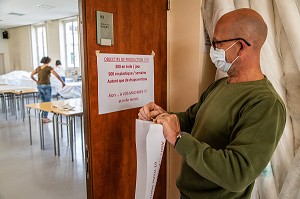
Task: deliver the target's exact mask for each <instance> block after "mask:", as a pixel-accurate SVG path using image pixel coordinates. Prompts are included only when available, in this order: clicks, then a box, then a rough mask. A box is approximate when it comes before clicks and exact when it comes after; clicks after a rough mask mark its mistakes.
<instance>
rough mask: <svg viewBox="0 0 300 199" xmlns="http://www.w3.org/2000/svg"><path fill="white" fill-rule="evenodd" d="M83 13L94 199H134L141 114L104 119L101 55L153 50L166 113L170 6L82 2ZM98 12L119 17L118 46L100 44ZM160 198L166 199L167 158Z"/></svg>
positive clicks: (131, 0) (161, 1) (157, 1)
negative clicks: (100, 96) (100, 102)
mask: <svg viewBox="0 0 300 199" xmlns="http://www.w3.org/2000/svg"><path fill="white" fill-rule="evenodd" d="M79 9H80V18H81V37H82V38H81V39H82V48H83V51H82V52H83V56H82V58H83V62H82V63H83V66H82V69H83V70H82V77H83V106H84V126H85V143H86V150H87V151H86V157H87V158H86V160H87V173H88V175H87V178H86V180H87V193H88V198H95V199H102V198H103V199H133V198H134V193H135V179H136V151H135V119H136V118H137V114H138V111H139V108H134V109H129V110H124V111H118V112H113V113H109V114H104V115H99V114H98V97H97V96H98V80H97V78H98V77H97V57H96V50H100V52H102V53H116V54H141V55H142V54H146V55H149V54H151V52H152V50H153V51H154V52H155V58H154V82H155V85H154V92H155V94H154V96H155V97H154V98H155V102H156V103H157V104H159V105H161V106H162V107H163V108H165V109H166V106H167V1H166V0H145V1H143V0H80V1H79ZM98 10H99V11H103V12H109V13H113V19H114V27H113V28H114V45H113V46H100V45H98V44H97V43H96V11H98ZM154 198H156V199H164V198H166V153H165V155H164V158H163V161H162V165H161V169H160V173H159V178H158V182H157V185H156V190H155V194H154Z"/></svg>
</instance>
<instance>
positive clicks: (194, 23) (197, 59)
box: [167, 0, 215, 199]
mask: <svg viewBox="0 0 300 199" xmlns="http://www.w3.org/2000/svg"><path fill="white" fill-rule="evenodd" d="M201 3H202V1H199V0H190V1H182V0H172V1H171V10H170V11H169V13H168V42H169V44H168V46H169V48H168V56H169V57H168V110H169V111H174V112H177V111H185V110H186V109H187V108H188V107H189V106H190V105H192V104H194V103H196V102H197V101H198V99H199V96H200V95H201V94H202V92H203V91H204V89H206V88H207V86H208V85H209V84H210V83H212V82H213V81H214V76H215V67H214V66H213V64H212V63H211V61H210V58H209V54H208V52H205V51H204V41H205V39H204V30H203V24H202V16H201ZM167 153H168V155H167V156H168V160H167V199H174V198H175V199H176V198H179V191H178V189H177V188H176V178H177V176H178V174H179V171H180V167H181V157H180V156H179V155H178V154H177V153H176V152H175V150H174V148H173V147H171V146H168V148H167Z"/></svg>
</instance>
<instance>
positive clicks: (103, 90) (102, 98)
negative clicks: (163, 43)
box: [97, 53, 154, 114]
mask: <svg viewBox="0 0 300 199" xmlns="http://www.w3.org/2000/svg"><path fill="white" fill-rule="evenodd" d="M97 65H98V104H99V114H105V113H110V112H115V111H120V110H126V109H130V108H137V107H141V106H144V105H145V104H147V103H149V102H151V101H154V56H153V55H131V54H107V53H99V54H98V55H97Z"/></svg>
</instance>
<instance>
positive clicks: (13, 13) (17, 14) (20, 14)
mask: <svg viewBox="0 0 300 199" xmlns="http://www.w3.org/2000/svg"><path fill="white" fill-rule="evenodd" d="M8 14H10V15H15V16H23V15H25V14H22V13H17V12H10V13H8Z"/></svg>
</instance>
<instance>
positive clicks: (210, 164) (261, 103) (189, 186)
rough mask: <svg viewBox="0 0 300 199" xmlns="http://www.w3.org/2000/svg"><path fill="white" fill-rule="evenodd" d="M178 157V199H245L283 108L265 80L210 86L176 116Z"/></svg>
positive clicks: (279, 128)
mask: <svg viewBox="0 0 300 199" xmlns="http://www.w3.org/2000/svg"><path fill="white" fill-rule="evenodd" d="M176 114H177V116H178V118H179V121H180V127H181V131H182V132H183V133H182V137H181V138H180V139H179V140H178V142H177V144H176V147H175V149H176V151H177V152H178V153H179V154H180V155H181V156H182V157H183V162H182V168H181V173H180V175H179V177H178V179H177V187H178V189H179V190H180V192H181V194H182V196H183V198H184V199H187V198H190V199H198V198H199V199H222V198H224V199H230V198H250V196H251V191H252V189H253V186H254V181H255V179H256V178H257V177H258V176H259V174H260V173H261V172H262V171H263V169H264V168H265V167H266V166H267V164H268V162H269V161H270V159H271V156H272V154H273V152H274V150H275V148H276V146H277V144H278V141H279V139H280V137H281V135H282V133H283V130H284V126H285V120H286V112H285V106H284V103H283V102H282V100H281V98H280V97H279V95H278V94H277V93H276V91H275V89H274V88H273V86H272V85H271V83H270V82H269V80H267V78H266V77H265V78H264V79H263V80H260V81H253V82H243V83H233V84H230V83H228V82H227V78H223V79H220V80H218V81H216V82H214V83H213V84H212V85H211V86H210V87H209V88H208V89H207V90H206V91H205V92H204V93H203V94H202V96H201V98H200V100H199V102H198V103H196V104H194V105H193V106H191V107H190V108H189V109H188V110H187V111H186V112H181V113H176Z"/></svg>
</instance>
